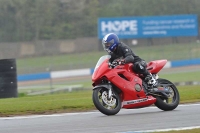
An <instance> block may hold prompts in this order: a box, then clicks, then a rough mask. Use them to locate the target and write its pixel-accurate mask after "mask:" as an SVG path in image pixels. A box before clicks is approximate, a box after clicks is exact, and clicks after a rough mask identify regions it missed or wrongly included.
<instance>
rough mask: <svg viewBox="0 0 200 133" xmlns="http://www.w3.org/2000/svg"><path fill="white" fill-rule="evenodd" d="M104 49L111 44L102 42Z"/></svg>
mask: <svg viewBox="0 0 200 133" xmlns="http://www.w3.org/2000/svg"><path fill="white" fill-rule="evenodd" d="M102 45H103V48H104V50H107V49H109V47H110V46H111V45H112V44H111V43H107V42H103V43H102Z"/></svg>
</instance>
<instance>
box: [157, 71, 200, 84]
mask: <svg viewBox="0 0 200 133" xmlns="http://www.w3.org/2000/svg"><path fill="white" fill-rule="evenodd" d="M159 76H160V78H165V79H168V80H170V81H172V82H184V81H200V69H199V71H195V72H179V73H169V74H160V75H159Z"/></svg>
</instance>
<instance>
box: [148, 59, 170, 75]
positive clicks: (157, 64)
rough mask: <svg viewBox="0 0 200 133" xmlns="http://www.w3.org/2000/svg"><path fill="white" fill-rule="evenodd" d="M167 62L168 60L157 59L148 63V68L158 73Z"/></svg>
mask: <svg viewBox="0 0 200 133" xmlns="http://www.w3.org/2000/svg"><path fill="white" fill-rule="evenodd" d="M166 63H167V60H155V61H151V62H149V63H148V64H147V69H148V70H149V72H150V73H154V74H156V73H158V72H159V71H160V70H161V69H162V68H163V67H164V66H165V64H166Z"/></svg>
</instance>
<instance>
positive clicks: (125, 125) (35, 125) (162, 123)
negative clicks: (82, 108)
mask: <svg viewBox="0 0 200 133" xmlns="http://www.w3.org/2000/svg"><path fill="white" fill-rule="evenodd" d="M199 110H200V104H185V105H179V106H178V107H177V108H176V109H175V110H173V111H162V110H160V109H158V108H156V107H147V108H142V109H129V110H128V109H122V110H121V111H120V112H119V113H118V114H117V115H114V116H106V115H103V114H102V113H100V112H99V111H93V112H85V113H68V114H54V115H36V116H27V117H26V116H21V117H1V118H0V133H125V132H126V133H133V132H135V131H141V130H155V129H167V128H181V127H191V126H200V112H199Z"/></svg>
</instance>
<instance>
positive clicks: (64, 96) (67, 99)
mask: <svg viewBox="0 0 200 133" xmlns="http://www.w3.org/2000/svg"><path fill="white" fill-rule="evenodd" d="M178 90H179V92H180V100H181V101H180V102H181V103H191V102H199V101H200V95H199V94H200V86H178ZM0 107H1V108H0V116H11V115H25V114H48V113H58V112H78V111H87V110H93V109H95V107H94V105H93V102H92V90H88V91H77V92H71V93H54V94H48V95H41V96H24V97H18V98H7V99H0Z"/></svg>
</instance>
